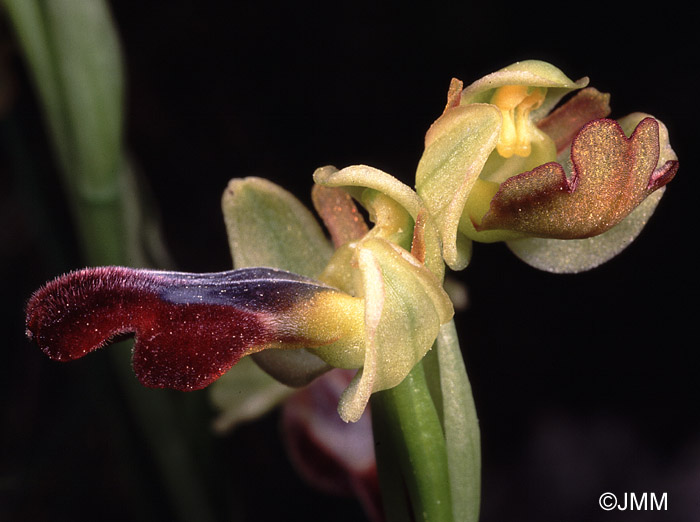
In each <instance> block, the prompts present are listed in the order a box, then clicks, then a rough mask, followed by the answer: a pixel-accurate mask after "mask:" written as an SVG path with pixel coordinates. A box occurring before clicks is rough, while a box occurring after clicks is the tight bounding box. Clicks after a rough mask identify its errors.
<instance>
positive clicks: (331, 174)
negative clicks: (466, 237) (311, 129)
mask: <svg viewBox="0 0 700 522" xmlns="http://www.w3.org/2000/svg"><path fill="white" fill-rule="evenodd" d="M314 181H315V182H316V183H318V184H319V185H324V186H328V187H346V188H347V189H348V190H349V191H350V193H351V194H352V195H353V197H355V199H357V200H358V201H359V202H360V203H362V199H363V193H364V190H362V189H363V188H369V189H374V190H376V191H377V192H381V193H382V194H384V195H385V196H387V197H389V198H391V199H393V200H394V201H396V202H397V203H398V204H399V205H400V206H401V207H403V208H404V209H406V211H407V212H408V214H409V215H410V216H411V218H412V219H413V221H414V222H415V221H416V220H417V219H418V215H419V214H421V212H423V213H424V211H425V205H424V204H423V201H422V200H421V198H420V197H419V196H418V194H416V193H415V192H414V191H413V190H412V189H411V188H410V187H409V186H407V185H405V184H403V183H401V182H400V181H399V180H398V179H396V178H395V177H393V176H391V175H390V174H387V173H386V172H383V171H381V170H379V169H376V168H374V167H369V166H367V165H353V166H350V167H346V168H344V169H341V170H336V169H335V168H333V167H321V168H319V169H317V170H316V172H314ZM428 210H429V209H428ZM423 219H424V220H425V224H424V227H425V229H424V241H425V266H427V267H428V268H429V269H430V270H431V271H432V272H433V273H434V274H435V275H436V276H437V277H438V278H439V279H442V278H443V276H444V274H445V267H444V263H443V261H442V254H441V247H440V237H439V233H438V229H437V226H436V224H435V222H434V220H433V219H432V218H431V217H430V216H427V217H426V216H425V215H424V217H423Z"/></svg>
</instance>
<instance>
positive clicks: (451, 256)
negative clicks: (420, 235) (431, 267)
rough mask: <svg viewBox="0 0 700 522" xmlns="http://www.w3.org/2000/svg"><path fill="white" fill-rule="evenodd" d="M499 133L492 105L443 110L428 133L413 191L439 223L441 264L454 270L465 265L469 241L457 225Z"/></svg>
mask: <svg viewBox="0 0 700 522" xmlns="http://www.w3.org/2000/svg"><path fill="white" fill-rule="evenodd" d="M500 130H501V114H500V111H499V110H498V109H497V108H496V107H495V106H493V105H489V104H471V105H464V106H459V107H455V108H451V109H449V110H447V111H445V113H444V114H443V115H442V116H441V117H440V118H438V119H437V120H436V121H435V123H433V125H432V126H431V127H430V129H429V130H428V132H427V134H426V137H425V151H424V152H423V156H422V157H421V159H420V162H419V163H418V169H417V171H416V191H417V192H418V195H419V196H420V198H421V199H422V200H423V202H424V204H425V206H426V207H427V208H428V210H429V211H430V214H431V215H432V216H433V219H434V220H435V222H436V224H437V228H438V230H439V234H440V238H441V240H442V254H443V257H444V260H445V263H447V265H448V266H449V267H450V268H451V269H453V270H461V269H463V268H465V267H466V266H467V264H469V260H470V258H471V251H472V245H471V239H469V238H468V237H467V236H466V235H464V234H462V233H460V232H459V222H460V219H461V218H462V213H463V211H464V207H465V205H466V203H467V199H468V198H469V194H470V193H471V191H472V188H473V187H474V184H475V183H476V181H477V179H478V178H479V174H480V173H481V171H482V169H483V168H484V165H485V164H486V161H487V159H488V158H489V155H490V154H491V152H492V151H493V150H494V148H495V147H496V144H497V143H498V137H499V133H500Z"/></svg>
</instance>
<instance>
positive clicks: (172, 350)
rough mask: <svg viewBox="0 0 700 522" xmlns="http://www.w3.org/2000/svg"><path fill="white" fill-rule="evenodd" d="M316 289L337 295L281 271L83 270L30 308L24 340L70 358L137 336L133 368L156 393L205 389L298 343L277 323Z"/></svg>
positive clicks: (45, 290)
mask: <svg viewBox="0 0 700 522" xmlns="http://www.w3.org/2000/svg"><path fill="white" fill-rule="evenodd" d="M320 292H337V291H336V290H334V289H331V288H330V287H327V286H324V285H322V284H320V283H317V282H315V281H312V280H310V279H307V278H304V277H301V276H298V275H295V274H291V273H289V272H284V271H281V270H273V269H265V268H250V269H240V270H233V271H227V272H218V273H211V274H190V273H184V272H166V271H154V270H139V269H133V268H124V267H99V268H87V269H83V270H79V271H75V272H71V273H69V274H66V275H63V276H61V277H59V278H57V279H55V280H53V281H51V282H49V283H48V284H46V285H45V286H43V287H42V288H41V289H39V290H38V291H37V292H35V293H34V295H33V296H32V297H31V299H30V300H29V302H28V305H27V310H26V312H27V323H26V324H27V335H28V337H29V338H30V339H33V340H34V341H36V342H37V344H38V345H39V347H40V348H41V349H42V350H43V351H44V352H45V353H46V354H47V355H48V356H49V357H51V358H52V359H55V360H59V361H68V360H72V359H77V358H79V357H82V356H84V355H86V354H87V353H90V352H92V351H94V350H96V349H97V348H100V347H101V346H104V345H105V344H107V343H108V342H110V341H112V340H114V339H115V337H118V336H122V335H125V334H132V333H133V334H135V337H136V344H135V345H134V352H133V365H134V370H135V372H136V375H137V377H138V378H139V380H140V381H141V382H142V383H143V384H144V385H146V386H150V387H155V388H163V387H168V388H175V389H178V390H194V389H199V388H203V387H205V386H207V385H208V384H210V383H211V382H212V381H214V380H216V379H217V378H218V377H219V376H220V375H221V374H223V373H224V372H226V371H227V370H228V369H229V368H230V367H231V366H232V365H233V364H235V363H236V362H237V361H238V360H239V359H240V358H241V357H243V356H244V355H247V354H249V353H252V352H254V351H258V350H260V349H262V348H265V347H268V346H270V345H272V344H275V343H290V344H301V343H303V342H304V341H305V339H304V338H303V336H302V335H301V334H300V333H299V331H295V330H294V328H288V327H286V326H285V325H282V324H281V321H279V320H277V317H278V316H279V315H280V314H291V315H292V316H293V314H294V308H295V306H298V305H299V304H300V303H302V302H305V301H307V300H308V299H310V298H312V297H313V296H314V295H316V294H318V293H320Z"/></svg>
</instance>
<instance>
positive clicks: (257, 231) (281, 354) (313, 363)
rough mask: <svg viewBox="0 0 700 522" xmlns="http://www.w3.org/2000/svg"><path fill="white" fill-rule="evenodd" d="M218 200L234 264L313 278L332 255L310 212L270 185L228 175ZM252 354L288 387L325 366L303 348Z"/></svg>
mask: <svg viewBox="0 0 700 522" xmlns="http://www.w3.org/2000/svg"><path fill="white" fill-rule="evenodd" d="M221 204H222V211H223V215H224V222H225V224H226V231H227V234H228V240H229V247H230V249H231V255H232V257H233V264H234V267H235V268H245V267H257V266H265V267H272V268H279V269H282V270H288V271H290V272H294V273H296V274H300V275H304V276H307V277H318V275H319V274H320V273H321V272H322V271H323V269H324V268H325V266H326V264H327V263H328V261H329V260H330V258H331V255H332V254H333V247H332V246H331V244H330V242H329V241H328V240H327V239H326V237H325V235H324V233H323V230H322V229H321V227H320V225H319V224H318V222H317V221H316V219H315V218H314V216H313V214H311V212H310V211H309V210H308V209H307V208H306V207H305V206H304V205H303V204H302V203H301V202H300V201H299V200H298V199H297V198H296V197H294V195H292V194H291V193H290V192H288V191H286V190H284V189H283V188H281V187H280V186H278V185H276V184H275V183H272V182H270V181H268V180H265V179H262V178H256V177H248V178H243V179H233V180H231V181H230V182H229V184H228V187H227V188H226V190H225V191H224V195H223V197H222V203H221ZM252 357H253V359H254V360H255V362H256V363H258V365H259V366H260V367H261V368H263V369H264V370H265V371H266V372H268V373H269V374H270V375H272V376H273V377H275V379H277V380H279V381H280V382H282V383H284V384H287V385H289V386H303V385H305V384H307V383H309V382H311V381H312V380H313V379H315V378H316V377H318V375H320V374H322V373H323V372H325V371H327V370H328V369H329V366H328V365H327V364H325V363H324V362H323V361H321V360H320V359H318V358H317V357H316V356H315V355H313V354H312V353H309V352H307V351H305V350H304V349H299V350H293V351H282V350H274V349H273V350H265V351H263V352H260V353H257V354H254V355H252Z"/></svg>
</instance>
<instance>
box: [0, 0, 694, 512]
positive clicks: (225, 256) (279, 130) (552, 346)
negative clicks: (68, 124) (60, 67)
mask: <svg viewBox="0 0 700 522" xmlns="http://www.w3.org/2000/svg"><path fill="white" fill-rule="evenodd" d="M146 4H148V6H146ZM223 5H224V3H223V2H221V3H215V2H195V1H192V0H174V1H171V2H167V3H166V2H162V3H155V2H154V3H146V2H113V12H114V15H115V20H116V23H117V26H118V28H119V32H120V34H121V36H122V40H123V45H124V51H125V56H126V62H127V71H128V115H127V122H128V123H127V125H128V129H127V141H128V144H129V148H130V150H131V151H132V152H133V154H134V157H135V158H136V161H137V162H138V164H139V166H140V168H141V170H142V172H143V173H144V175H145V177H146V178H147V180H148V182H149V184H150V186H151V189H152V190H153V193H154V196H155V198H156V200H157V202H158V205H159V208H160V212H161V215H162V221H163V226H164V233H165V238H166V242H167V245H168V247H169V249H170V251H171V254H172V256H173V258H174V260H175V262H176V264H177V267H178V268H179V269H182V270H188V271H218V270H223V269H227V268H228V267H230V265H231V261H230V256H229V253H228V246H227V243H226V236H225V230H224V226H223V221H222V219H221V216H220V207H219V203H220V195H221V193H222V191H223V189H224V187H225V186H226V183H227V181H228V180H229V179H230V178H232V177H242V176H249V175H257V176H263V177H266V178H269V179H271V180H272V181H274V182H276V183H279V184H281V185H283V186H284V187H286V188H288V189H290V190H292V191H293V192H294V193H295V194H296V195H297V196H298V197H299V198H301V199H302V200H303V201H304V202H307V203H308V202H309V197H308V192H309V189H310V187H311V174H312V173H313V171H314V169H315V168H317V167H319V166H322V165H326V164H334V165H336V166H338V167H343V166H347V165H351V164H358V163H364V164H369V165H373V166H375V167H378V168H381V169H383V170H385V171H387V172H389V173H391V174H393V175H395V176H396V177H398V178H399V179H401V180H402V181H404V182H405V183H407V184H409V185H412V184H413V176H414V172H415V165H416V164H417V161H418V159H419V158H420V155H421V152H422V140H423V136H424V133H425V131H426V129H427V128H428V126H429V125H430V123H431V122H432V121H433V120H434V119H435V118H436V117H437V116H438V115H439V114H440V112H441V110H442V108H443V106H444V100H445V94H446V91H447V86H448V84H449V81H450V78H452V77H453V76H454V77H457V78H460V79H462V80H464V82H465V84H468V83H470V82H471V81H473V80H475V79H477V78H479V77H481V76H483V75H484V74H487V73H489V72H492V71H494V70H496V69H498V68H500V67H503V66H505V65H508V64H510V63H512V62H514V61H517V60H521V59H527V58H539V59H543V60H547V61H550V62H552V63H553V64H555V65H557V66H558V67H560V68H561V69H562V70H563V71H564V72H565V73H566V74H567V75H568V76H569V77H570V78H573V79H576V78H579V77H581V76H589V77H590V78H591V84H592V85H594V86H595V87H597V88H598V89H599V90H602V91H605V92H610V93H611V94H612V101H611V102H612V108H613V117H615V116H623V115H625V114H627V113H629V112H632V111H636V110H640V111H645V112H649V113H652V114H654V115H655V116H657V117H658V118H660V119H661V120H662V121H664V122H665V123H666V125H667V126H668V128H669V131H670V135H671V142H672V144H673V147H674V149H675V150H676V152H677V154H678V156H679V158H680V162H681V167H680V170H679V174H678V176H677V178H676V179H675V180H674V181H673V182H672V183H671V184H670V185H669V188H668V191H667V193H666V195H665V196H664V198H663V199H662V201H661V204H660V206H659V208H658V210H657V212H656V213H655V215H654V216H653V217H652V219H651V221H650V223H649V224H648V226H647V227H646V229H645V230H644V232H643V233H642V234H641V236H640V238H639V239H638V240H637V241H636V242H635V243H633V244H632V246H630V247H629V248H628V249H627V250H625V251H624V252H623V253H622V254H621V255H620V256H618V257H617V258H615V259H613V260H612V261H610V262H609V263H607V264H606V265H604V266H602V267H600V268H598V269H595V270H593V271H591V272H588V273H585V274H580V275H575V276H561V275H559V276H557V275H551V274H546V273H542V272H538V271H536V270H534V269H532V268H529V267H528V266H526V265H524V264H523V263H521V262H520V261H518V260H517V259H516V258H515V257H514V256H512V255H511V254H510V253H509V252H508V250H507V249H506V248H505V247H503V246H502V245H476V246H475V253H474V257H473V262H472V264H471V265H470V267H469V268H468V269H467V270H466V271H465V272H462V273H460V274H457V275H456V276H455V277H457V278H458V279H459V280H460V281H462V282H463V283H464V284H465V285H466V287H467V289H468V292H469V301H470V303H469V307H468V309H467V310H465V311H462V312H459V313H458V316H457V324H458V328H459V330H460V338H461V341H462V346H463V350H464V354H465V359H466V361H467V365H468V371H469V374H470V377H471V380H472V385H473V387H474V395H475V399H476V403H477V408H478V411H479V415H480V421H481V430H482V440H483V466H484V468H483V505H482V520H483V521H484V522H489V521H515V520H533V521H534V520H537V521H539V522H546V521H550V520H551V521H561V520H567V521H578V520H581V521H583V520H601V521H628V520H629V521H631V520H635V521H645V520H649V521H651V520H654V521H666V520H669V521H670V520H673V521H695V520H700V500H698V499H699V498H700V495H699V493H700V422H699V420H698V414H697V413H698V408H697V404H698V398H699V396H700V393H699V392H700V384H698V378H697V375H698V356H697V354H696V352H697V337H696V335H695V334H696V324H695V322H696V321H697V319H696V309H697V305H696V300H697V276H696V271H695V268H696V264H697V260H696V257H695V255H694V254H695V249H694V243H695V242H696V234H695V227H694V224H695V221H696V217H695V215H694V214H693V212H695V211H696V209H697V203H696V201H695V197H696V196H695V194H696V192H694V190H696V189H697V182H696V180H695V178H694V176H695V170H696V167H695V165H694V162H695V157H694V152H693V150H695V148H694V147H696V146H697V144H696V143H695V140H696V138H697V131H696V128H695V126H694V125H693V126H691V122H692V123H693V124H694V123H695V121H696V119H697V117H698V110H697V103H696V99H697V86H698V73H697V66H698V59H697V53H696V48H697V43H696V34H695V33H694V32H693V31H694V30H693V29H690V30H689V29H688V27H689V22H688V20H689V18H690V17H691V15H690V13H689V12H688V10H687V9H685V8H683V9H682V8H679V7H677V6H676V4H675V3H673V2H664V3H660V4H658V5H657V4H654V7H653V10H647V9H646V8H642V7H639V6H636V7H634V8H632V7H629V8H626V9H624V10H623V11H619V12H615V11H612V6H614V4H613V3H608V4H604V5H601V4H599V3H596V4H586V3H576V4H571V5H567V4H559V5H558V6H556V7H555V6H548V5H542V4H541V3H532V4H527V5H526V4H519V5H517V6H512V7H511V6H509V5H501V4H495V3H494V4H493V5H490V6H489V5H487V3H478V4H470V3H466V2H465V3H454V4H430V5H429V6H428V5H424V4H416V5H415V6H409V5H404V4H400V3H396V4H393V3H382V4H376V5H375V4H365V3H361V2H354V3H348V4H337V3H334V4H331V3H318V4H305V5H303V6H302V5H301V4H292V3H290V4H288V5H287V4H284V5H276V4H268V3H257V4H254V3H249V2H244V3H232V4H231V5H228V6H227V7H223ZM9 38H10V37H9V36H8V35H7V34H4V41H5V42H8V41H11V40H9ZM6 54H7V56H6V57H5V62H4V63H5V67H6V68H9V70H12V71H13V72H14V74H16V77H17V80H18V85H19V90H18V92H17V95H16V97H15V98H14V99H13V101H12V103H11V104H10V105H9V107H7V108H6V109H5V111H4V114H3V117H4V118H14V119H15V120H17V121H20V122H21V128H22V130H23V132H25V133H26V134H25V135H26V136H28V138H27V143H28V146H29V147H30V150H29V155H30V156H31V157H32V158H33V160H34V161H35V163H36V165H37V167H36V168H37V169H39V170H41V171H42V172H45V177H46V184H47V187H48V190H54V191H55V192H54V193H55V195H56V197H55V198H52V199H51V201H50V202H49V204H48V205H47V206H45V207H42V208H41V209H37V208H35V206H33V205H32V201H31V193H28V192H27V191H26V190H25V187H23V184H22V183H21V181H20V180H18V179H17V178H16V177H15V176H13V172H12V167H11V164H10V162H9V161H8V160H7V155H6V153H7V151H6V150H3V151H2V152H3V154H4V156H0V169H1V170H0V176H1V177H0V183H1V185H0V187H1V188H2V190H0V205H1V206H0V219H1V221H2V225H0V228H1V231H0V244H1V245H2V258H1V260H0V262H1V263H2V265H1V268H2V272H3V275H2V287H0V292H1V293H2V296H3V303H4V307H3V314H2V317H3V326H4V329H3V331H4V332H5V335H6V339H7V342H6V343H5V346H4V360H3V363H2V364H0V368H1V369H0V394H1V395H0V396H1V397H2V399H1V402H0V404H1V405H2V409H1V410H0V415H1V417H0V423H1V425H2V435H1V437H2V438H1V439H0V518H3V516H4V515H6V516H7V520H28V521H32V520H37V521H38V520H64V519H65V520H67V519H71V520H77V521H80V520H95V519H99V520H135V519H138V518H139V517H141V518H142V519H144V520H173V514H172V513H171V512H169V509H170V508H169V507H168V504H167V502H166V501H165V495H164V493H163V491H162V488H161V487H160V486H158V484H157V474H156V472H155V471H154V469H153V463H152V461H151V460H150V457H149V454H148V451H147V450H146V449H145V448H144V447H143V444H142V443H141V442H139V438H138V436H137V432H138V430H137V428H136V427H135V426H134V425H133V420H132V419H131V418H130V416H129V412H128V410H127V409H126V405H125V403H124V400H123V398H122V397H120V394H119V388H118V386H117V385H116V384H115V383H114V382H113V381H114V378H113V376H111V374H110V372H109V369H108V367H107V362H106V361H107V359H105V358H104V357H103V356H102V354H94V355H93V356H91V357H89V358H86V359H85V360H81V361H79V362H76V363H73V364H72V365H59V364H58V363H53V362H51V361H48V360H47V359H45V357H44V356H43V355H42V354H41V353H40V352H39V350H38V349H36V347H34V346H32V345H30V344H29V343H28V342H27V341H26V340H25V339H24V337H23V311H22V308H23V306H24V302H25V300H26V299H27V298H28V296H29V295H30V293H31V291H33V290H34V289H35V288H36V287H38V286H39V285H40V284H41V283H42V282H44V281H45V280H46V279H48V278H51V277H54V276H55V275H57V273H60V272H61V271H64V270H68V269H71V268H76V267H79V266H82V265H81V261H80V258H79V256H78V254H77V253H76V249H75V243H74V239H73V238H72V235H71V224H70V218H69V216H68V214H67V211H66V209H65V208H64V207H63V205H62V202H61V198H60V197H59V196H60V187H59V186H58V184H57V181H55V178H54V177H53V176H54V175H55V167H54V166H53V162H52V160H51V157H50V152H49V150H48V147H47V145H46V141H45V138H44V136H43V131H42V127H41V119H40V116H39V113H38V109H37V107H36V104H35V101H34V97H33V92H32V89H31V86H30V85H29V84H28V83H27V78H26V74H25V71H24V69H23V66H22V62H21V60H20V58H19V57H18V56H16V51H14V50H12V48H11V47H10V50H9V51H7V53H6ZM2 146H3V147H5V146H6V145H5V144H3V145H2ZM52 180H53V181H52ZM52 183H53V184H54V185H52ZM40 213H45V215H46V216H48V218H49V221H50V222H51V232H50V234H51V235H50V237H47V236H42V235H41V234H42V232H41V230H40V229H39V227H37V225H36V221H37V219H38V218H37V216H38V215H39V214H40ZM689 220H692V222H691V221H689ZM49 244H58V245H60V247H61V248H60V249H59V250H60V253H56V252H54V255H53V257H52V255H51V254H50V253H49V252H47V245H49ZM205 413H206V412H205ZM277 421H278V416H277V414H276V413H273V414H271V415H268V416H267V417H265V418H264V419H262V420H261V421H259V422H257V423H254V424H252V425H249V426H245V427H244V428H242V429H241V430H239V431H238V432H236V433H234V434H233V435H230V436H228V437H225V438H219V439H216V440H215V441H214V444H213V446H211V447H210V448H209V450H208V451H209V453H208V454H207V455H205V456H203V457H202V459H201V462H202V463H203V464H202V469H203V471H202V473H203V474H204V475H206V477H207V480H208V481H209V484H210V487H209V489H208V495H209V496H210V499H211V502H212V504H213V505H215V506H216V509H217V511H218V512H219V513H220V515H221V520H226V519H232V517H233V516H234V515H235V516H247V517H248V518H246V520H283V519H284V520H286V519H288V518H294V517H298V518H299V519H301V518H302V517H307V518H308V517H315V516H318V514H319V513H321V514H322V518H323V519H333V520H360V519H361V517H362V515H361V511H360V510H359V508H358V507H357V506H356V505H355V503H354V502H353V501H352V500H338V499H335V498H333V497H328V496H325V495H322V494H319V493H316V492H315V491H313V490H312V489H310V488H309V487H308V486H307V485H305V484H304V483H303V482H301V480H300V479H298V478H297V477H296V475H295V474H294V471H293V470H292V468H291V466H290V464H289V463H288V462H287V460H286V457H285V454H284V450H283V448H282V446H281V443H280V441H279V437H278V433H277V428H278V424H277ZM124 455H129V457H128V458H127V457H125V456H124ZM606 491H611V492H613V493H616V494H618V496H620V495H622V493H624V492H636V493H643V492H654V493H656V494H657V496H660V495H661V494H662V493H664V492H667V494H668V507H669V510H668V511H667V512H632V513H630V512H603V511H602V510H600V509H599V508H598V505H597V504H598V497H599V496H600V494H602V493H604V492H606ZM4 519H5V518H3V520H4Z"/></svg>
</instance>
